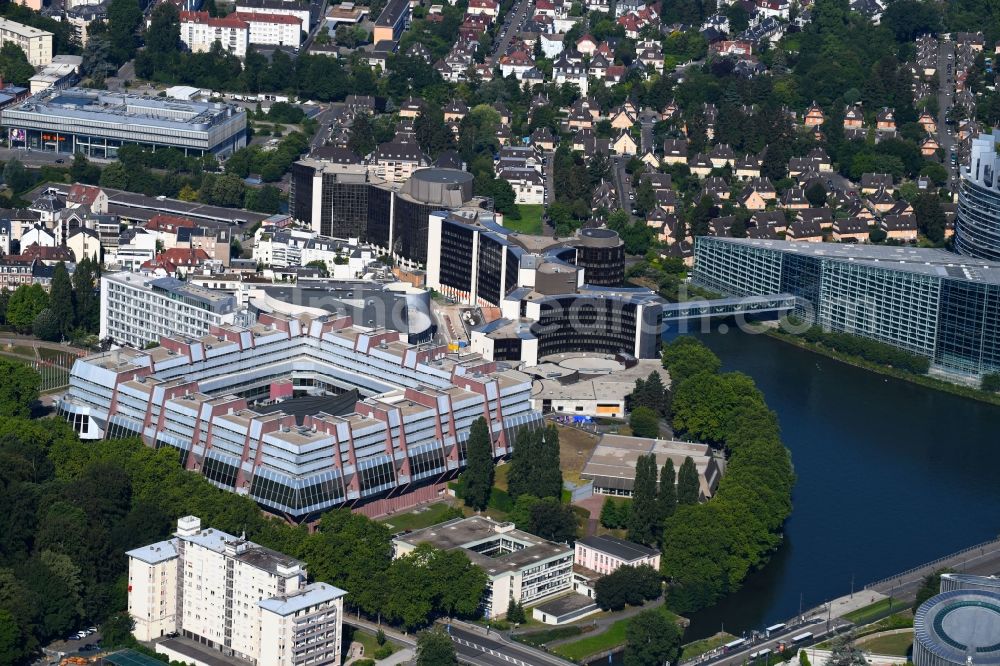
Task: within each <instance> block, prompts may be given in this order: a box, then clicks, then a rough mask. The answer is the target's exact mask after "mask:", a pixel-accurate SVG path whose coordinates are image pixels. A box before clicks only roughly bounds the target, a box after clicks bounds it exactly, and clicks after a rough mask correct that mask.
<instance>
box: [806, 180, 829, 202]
mask: <svg viewBox="0 0 1000 666" xmlns="http://www.w3.org/2000/svg"><path fill="white" fill-rule="evenodd" d="M806 199H808V200H809V203H810V205H812V206H813V207H815V208H819V207H821V206H825V205H826V188H825V187H823V183H821V182H819V181H816V182H815V183H813V184H812V185H810V186H809V187H807V188H806Z"/></svg>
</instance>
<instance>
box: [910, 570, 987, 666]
mask: <svg viewBox="0 0 1000 666" xmlns="http://www.w3.org/2000/svg"><path fill="white" fill-rule="evenodd" d="M942 582H943V581H942ZM913 664H914V666H969V665H970V664H975V665H976V666H997V664H1000V592H997V591H996V590H986V589H957V590H952V591H949V592H942V593H941V594H938V595H937V596H934V597H931V598H930V599H928V600H927V601H925V602H924V603H923V604H922V605H921V606H920V608H918V609H917V612H916V614H915V615H914V618H913Z"/></svg>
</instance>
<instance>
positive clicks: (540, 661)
mask: <svg viewBox="0 0 1000 666" xmlns="http://www.w3.org/2000/svg"><path fill="white" fill-rule="evenodd" d="M449 633H450V634H451V640H452V641H454V643H455V650H456V651H457V652H458V656H459V659H460V660H461V661H463V662H465V663H468V664H473V665H474V666H569V665H570V664H571V663H572V662H569V661H566V660H565V659H560V658H559V657H556V656H554V655H551V654H547V653H545V652H542V651H540V650H535V649H533V648H530V647H528V646H526V645H521V644H519V643H514V642H512V641H510V640H509V639H507V638H505V637H504V636H502V635H500V634H497V633H496V632H491V633H489V634H488V635H487V634H485V633H484V630H482V629H481V628H480V627H478V626H474V625H467V624H465V623H457V622H453V623H452V624H451V628H450V629H449Z"/></svg>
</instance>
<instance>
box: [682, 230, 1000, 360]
mask: <svg viewBox="0 0 1000 666" xmlns="http://www.w3.org/2000/svg"><path fill="white" fill-rule="evenodd" d="M823 245H826V246H827V247H822V246H823ZM693 280H694V282H695V283H696V284H698V285H701V286H704V287H706V288H709V289H712V290H713V291H717V292H720V293H723V294H726V295H730V296H767V295H774V294H780V293H788V294H793V295H795V296H797V297H798V299H799V307H798V309H797V311H798V313H799V314H800V315H804V316H805V317H806V319H807V320H808V321H811V322H815V323H818V324H820V325H822V326H823V327H825V328H826V329H828V330H832V331H839V332H844V333H851V334H854V335H859V336H862V337H865V338H870V339H873V340H878V341H880V342H884V343H886V344H890V345H893V346H894V347H898V348H900V349H905V350H906V351H909V352H912V353H915V354H920V355H922V356H926V357H929V358H931V359H932V360H933V362H934V364H935V365H936V367H937V368H939V369H940V370H942V371H945V372H951V373H957V374H962V375H972V376H977V375H982V374H985V373H988V372H995V371H997V370H1000V264H984V263H976V264H973V265H965V264H963V258H962V257H961V256H958V255H954V254H951V253H947V252H945V251H943V250H932V249H914V248H891V247H877V246H876V247H873V246H848V245H839V244H817V246H816V247H803V246H802V244H797V243H788V242H782V241H754V240H746V239H723V238H710V237H702V238H699V239H698V240H697V243H696V245H695V269H694V272H693Z"/></svg>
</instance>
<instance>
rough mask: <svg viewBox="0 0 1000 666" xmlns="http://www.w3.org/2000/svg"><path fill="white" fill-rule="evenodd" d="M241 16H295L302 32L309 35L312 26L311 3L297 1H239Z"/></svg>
mask: <svg viewBox="0 0 1000 666" xmlns="http://www.w3.org/2000/svg"><path fill="white" fill-rule="evenodd" d="M236 12H237V13H239V14H275V15H280V16H294V17H295V18H297V19H298V20H299V25H300V26H301V29H302V32H305V33H308V32H309V28H310V26H311V25H312V23H311V18H310V15H309V13H310V12H309V3H307V2H297V0H239V1H238V2H237V3H236Z"/></svg>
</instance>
